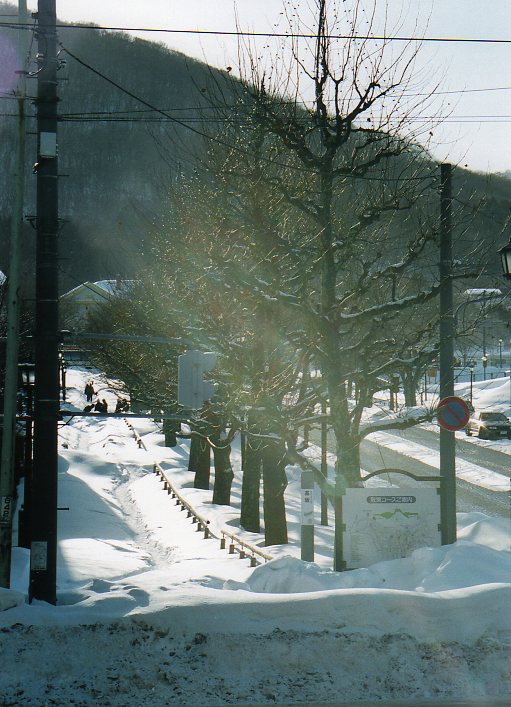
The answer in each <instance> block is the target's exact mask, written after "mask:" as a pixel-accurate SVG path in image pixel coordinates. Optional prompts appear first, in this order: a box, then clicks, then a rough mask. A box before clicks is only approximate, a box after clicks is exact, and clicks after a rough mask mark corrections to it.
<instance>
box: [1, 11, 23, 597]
mask: <svg viewBox="0 0 511 707" xmlns="http://www.w3.org/2000/svg"><path fill="white" fill-rule="evenodd" d="M27 21H28V18H27V3H26V0H19V3H18V23H19V25H20V28H19V29H18V66H19V71H18V86H17V91H16V94H17V100H18V136H17V143H16V164H15V170H16V175H15V195H14V205H13V210H12V218H11V242H10V248H9V279H8V283H7V286H8V291H7V342H6V355H5V384H4V410H3V412H4V423H3V435H2V453H1V465H0V505H1V507H0V587H9V586H10V580H11V554H12V520H13V511H14V483H15V480H14V448H15V446H14V445H15V439H16V402H17V391H18V339H19V301H20V293H19V287H20V260H21V231H22V226H23V196H24V186H25V96H26V69H27V49H28V41H27V40H28V30H27V28H26V25H27Z"/></svg>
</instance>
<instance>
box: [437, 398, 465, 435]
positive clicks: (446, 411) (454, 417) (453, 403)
mask: <svg viewBox="0 0 511 707" xmlns="http://www.w3.org/2000/svg"><path fill="white" fill-rule="evenodd" d="M436 419H437V420H438V424H439V425H440V427H443V428H444V430H449V431H451V432H454V431H455V430H462V429H463V428H464V427H465V425H466V424H467V422H468V421H469V419H470V410H469V409H468V405H467V403H466V402H465V401H464V400H463V398H457V397H456V396H454V395H451V396H449V397H447V398H443V400H441V401H440V402H439V403H438V407H437V410H436Z"/></svg>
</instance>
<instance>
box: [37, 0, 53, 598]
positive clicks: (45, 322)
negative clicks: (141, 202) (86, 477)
mask: <svg viewBox="0 0 511 707" xmlns="http://www.w3.org/2000/svg"><path fill="white" fill-rule="evenodd" d="M56 19H57V18H56V8H55V0H39V3H38V12H37V42H38V54H37V56H38V73H37V144H38V151H37V163H36V167H35V170H36V173H37V246H36V322H35V337H34V340H35V390H34V467H33V478H32V501H31V544H30V586H29V600H30V601H32V600H33V599H39V600H42V601H47V602H48V603H50V604H56V603H57V591H56V585H57V478H58V453H57V442H58V415H59V398H60V391H59V356H58V353H59V351H58V348H59V347H58V344H59V329H58V278H57V237H58V171H57V170H58V165H57V101H58V98H57V37H56Z"/></svg>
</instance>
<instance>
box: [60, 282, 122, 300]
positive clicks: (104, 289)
mask: <svg viewBox="0 0 511 707" xmlns="http://www.w3.org/2000/svg"><path fill="white" fill-rule="evenodd" d="M134 283H135V281H134V280H98V281H97V282H89V281H87V282H82V284H81V285H78V286H77V287H73V289H72V290H69V292H65V293H64V294H63V295H62V296H61V299H63V300H68V299H71V300H75V301H76V300H82V301H84V300H85V301H91V300H92V301H96V302H97V301H101V300H102V299H103V300H109V299H111V298H112V297H115V296H118V295H122V294H125V293H126V292H129V290H131V289H132V288H133V285H134Z"/></svg>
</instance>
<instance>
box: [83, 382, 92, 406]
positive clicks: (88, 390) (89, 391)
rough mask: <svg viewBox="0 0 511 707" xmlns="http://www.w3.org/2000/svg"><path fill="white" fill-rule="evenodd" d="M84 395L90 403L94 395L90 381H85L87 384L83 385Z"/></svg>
mask: <svg viewBox="0 0 511 707" xmlns="http://www.w3.org/2000/svg"><path fill="white" fill-rule="evenodd" d="M84 393H85V397H86V398H87V402H88V403H91V402H92V396H93V395H94V386H93V385H92V383H91V382H90V381H88V382H87V385H86V386H85V390H84Z"/></svg>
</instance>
